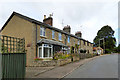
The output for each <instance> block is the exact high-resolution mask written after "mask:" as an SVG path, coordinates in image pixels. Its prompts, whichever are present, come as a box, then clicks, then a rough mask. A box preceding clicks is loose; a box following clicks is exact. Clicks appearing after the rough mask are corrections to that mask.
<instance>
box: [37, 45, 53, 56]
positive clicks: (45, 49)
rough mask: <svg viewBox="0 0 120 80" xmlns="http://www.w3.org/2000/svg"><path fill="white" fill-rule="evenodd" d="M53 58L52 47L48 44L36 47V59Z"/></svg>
mask: <svg viewBox="0 0 120 80" xmlns="http://www.w3.org/2000/svg"><path fill="white" fill-rule="evenodd" d="M52 56H53V46H52V45H50V44H42V45H41V46H39V47H38V57H40V58H50V57H52Z"/></svg>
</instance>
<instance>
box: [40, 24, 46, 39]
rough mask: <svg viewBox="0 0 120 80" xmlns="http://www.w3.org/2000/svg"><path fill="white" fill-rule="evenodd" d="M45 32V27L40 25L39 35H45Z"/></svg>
mask: <svg viewBox="0 0 120 80" xmlns="http://www.w3.org/2000/svg"><path fill="white" fill-rule="evenodd" d="M41 31H42V34H41ZM44 33H45V34H46V32H45V28H44V27H42V26H41V27H40V36H44V37H45V34H44Z"/></svg>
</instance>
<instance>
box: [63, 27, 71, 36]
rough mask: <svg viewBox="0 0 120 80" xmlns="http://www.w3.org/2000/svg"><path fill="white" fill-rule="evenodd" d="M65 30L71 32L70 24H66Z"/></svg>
mask: <svg viewBox="0 0 120 80" xmlns="http://www.w3.org/2000/svg"><path fill="white" fill-rule="evenodd" d="M63 31H65V32H67V33H69V34H70V33H71V28H70V26H69V25H67V26H65V27H64V28H63Z"/></svg>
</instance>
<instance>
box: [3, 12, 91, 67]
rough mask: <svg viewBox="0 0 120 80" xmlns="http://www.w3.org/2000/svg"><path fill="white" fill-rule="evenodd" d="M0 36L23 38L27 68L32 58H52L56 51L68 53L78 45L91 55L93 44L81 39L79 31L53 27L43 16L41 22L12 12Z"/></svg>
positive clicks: (49, 20)
mask: <svg viewBox="0 0 120 80" xmlns="http://www.w3.org/2000/svg"><path fill="white" fill-rule="evenodd" d="M1 34H2V35H7V36H13V37H19V38H25V48H26V54H27V59H26V60H27V66H32V62H33V61H34V58H36V57H38V58H52V57H53V55H54V54H55V53H56V52H57V51H65V52H67V53H68V54H69V53H70V47H71V46H73V47H74V46H75V44H78V45H79V50H81V49H82V50H86V53H93V44H92V43H91V42H89V41H87V40H85V39H83V38H82V33H81V32H80V31H78V32H76V33H75V35H73V34H71V28H70V26H69V25H67V26H65V27H64V28H63V30H60V29H58V28H55V27H53V18H52V17H51V16H49V17H48V18H46V16H44V20H43V22H40V21H37V20H35V19H32V18H29V17H27V16H24V15H22V14H19V13H16V12H13V13H12V15H11V16H10V17H9V19H8V20H7V21H6V23H5V24H4V26H3V27H2V29H1Z"/></svg>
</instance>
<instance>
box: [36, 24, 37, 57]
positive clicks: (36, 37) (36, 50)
mask: <svg viewBox="0 0 120 80" xmlns="http://www.w3.org/2000/svg"><path fill="white" fill-rule="evenodd" d="M36 57H37V24H36Z"/></svg>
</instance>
